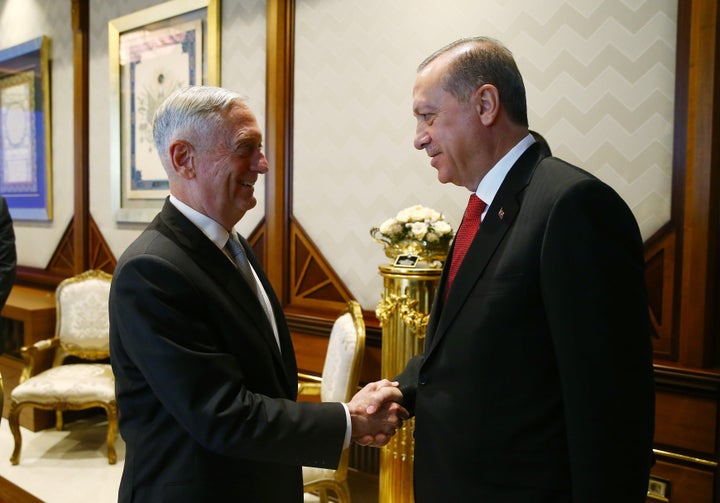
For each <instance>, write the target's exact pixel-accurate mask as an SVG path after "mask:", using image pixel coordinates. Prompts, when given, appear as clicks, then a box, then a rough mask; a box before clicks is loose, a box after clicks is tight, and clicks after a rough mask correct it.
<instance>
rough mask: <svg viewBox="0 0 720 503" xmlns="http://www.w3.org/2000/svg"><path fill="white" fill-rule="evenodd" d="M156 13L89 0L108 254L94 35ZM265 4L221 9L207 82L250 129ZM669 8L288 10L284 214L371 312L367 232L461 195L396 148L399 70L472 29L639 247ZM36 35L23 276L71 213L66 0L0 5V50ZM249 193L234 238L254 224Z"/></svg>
mask: <svg viewBox="0 0 720 503" xmlns="http://www.w3.org/2000/svg"><path fill="white" fill-rule="evenodd" d="M158 3H161V2H158V1H151V0H126V1H124V2H115V1H103V0H90V13H91V19H90V25H91V33H92V34H93V35H92V38H91V40H90V54H91V56H90V88H91V95H90V110H91V116H90V163H91V166H90V177H91V179H90V184H91V185H90V186H91V191H90V192H91V200H90V211H91V214H92V216H93V218H94V219H95V221H96V222H97V223H98V225H99V226H100V229H101V231H102V233H103V235H104V236H105V239H106V240H107V242H108V243H109V245H110V247H111V248H112V251H113V253H114V254H115V255H116V256H119V255H120V254H121V253H122V251H123V250H124V248H125V247H126V246H127V245H128V244H129V243H130V242H131V241H132V240H133V239H134V238H135V237H136V236H137V235H138V233H139V232H140V230H141V229H142V228H143V226H144V224H130V223H121V222H117V220H116V209H117V208H115V207H114V204H113V200H114V199H115V197H114V193H113V191H115V190H117V189H116V186H117V184H116V183H115V182H114V180H115V177H116V173H115V172H114V169H113V168H112V167H111V165H110V148H111V145H112V139H111V138H110V134H109V121H110V115H109V100H108V96H109V93H110V89H109V81H108V73H109V71H108V68H109V65H108V57H107V43H108V41H107V39H108V35H107V24H108V21H110V20H111V19H113V18H116V17H119V16H123V15H125V14H128V13H131V12H135V11H137V10H140V9H142V8H145V7H148V6H151V5H156V4H158ZM265 9H266V5H265V1H263V0H243V1H235V0H224V1H223V2H222V9H221V11H222V30H221V31H222V35H221V54H222V56H221V75H222V85H224V86H226V87H230V88H233V89H235V90H238V91H240V92H242V93H243V94H246V95H247V96H248V97H249V98H250V100H251V104H252V106H253V107H254V109H255V111H256V113H257V114H258V118H259V120H260V121H261V123H263V122H264V106H265V105H264V103H265V82H264V80H265V40H266V36H265V29H266V28H265V23H266V21H265ZM676 11H677V0H633V1H630V0H613V1H605V2H585V1H581V0H543V1H542V2H527V1H525V0H508V1H504V2H497V1H495V0H482V1H480V0H453V1H452V2H444V3H442V7H440V6H439V4H438V2H436V1H433V0H393V1H392V2H388V1H385V0H363V1H352V0H296V62H295V71H296V75H295V103H294V109H295V133H294V134H295V137H294V147H295V152H294V170H295V176H294V180H293V183H294V193H293V197H294V208H293V213H294V214H295V216H296V217H297V218H298V220H299V221H300V223H301V225H302V226H303V227H304V228H305V229H306V230H307V232H308V233H309V234H310V237H311V238H312V239H313V241H314V242H315V243H316V244H317V245H318V247H319V248H320V250H321V251H322V252H323V254H324V255H325V256H326V257H327V258H328V260H330V262H331V265H332V266H333V268H334V269H335V270H336V271H337V272H338V274H339V275H340V276H341V278H342V279H343V281H344V282H345V283H346V284H347V286H348V287H349V289H350V290H351V292H352V293H353V295H354V296H355V297H357V299H358V300H359V301H360V302H361V304H362V305H363V307H364V308H366V309H373V308H374V307H375V305H376V304H377V302H378V300H379V296H380V291H381V280H380V277H379V275H378V273H377V266H378V265H379V264H380V263H382V262H384V261H385V260H386V259H385V257H384V255H383V253H382V250H381V248H380V246H379V245H378V244H377V243H375V242H373V241H372V239H371V238H370V236H369V229H370V227H372V226H374V225H377V224H379V223H380V222H382V221H383V220H384V219H385V218H387V217H389V216H391V215H394V214H395V213H396V212H397V211H398V210H399V209H401V208H404V207H406V206H409V205H411V204H416V203H420V204H424V205H428V206H432V207H434V208H435V209H437V210H440V211H443V212H444V213H446V215H447V216H448V218H449V219H450V221H451V222H452V223H454V224H457V223H458V222H459V219H460V214H461V212H462V206H463V205H464V201H465V199H466V191H465V189H459V188H457V187H448V186H441V185H440V184H439V183H438V182H437V180H436V178H435V173H434V170H433V169H432V168H431V167H430V166H429V164H428V161H427V159H426V158H425V156H424V154H422V153H420V152H417V151H415V150H414V149H413V148H412V137H413V132H414V127H415V124H414V119H413V117H412V114H411V105H410V103H411V96H410V92H411V87H412V81H413V78H414V73H415V67H416V66H417V64H418V63H419V62H420V60H421V59H423V57H425V56H426V55H427V54H429V53H430V52H432V51H433V50H434V49H436V48H438V47H440V46H441V45H444V44H445V43H447V42H450V41H451V40H454V39H456V38H459V37H462V36H470V35H476V34H485V35H490V36H494V37H497V38H499V39H501V40H502V41H504V42H505V43H506V44H507V45H508V46H509V48H510V49H511V50H512V51H513V52H514V53H515V56H516V58H517V60H518V64H519V66H520V70H521V71H522V72H523V74H524V76H525V80H526V87H527V91H528V101H529V112H530V124H531V127H532V128H533V129H536V130H538V131H540V132H541V133H542V134H543V135H544V136H545V137H546V138H547V139H548V141H549V143H550V145H551V147H552V149H553V151H554V153H555V154H556V155H558V156H560V157H563V158H565V159H567V160H568V161H570V162H573V163H576V164H578V165H580V166H581V167H584V168H585V169H587V170H589V171H591V172H593V173H595V174H596V175H597V176H599V177H600V178H602V179H604V180H605V181H607V182H608V183H610V184H611V185H612V186H613V187H615V188H616V190H617V191H618V192H619V193H620V194H621V195H622V196H623V197H624V198H625V200H626V201H627V202H628V204H629V205H630V206H631V207H632V209H633V211H634V213H635V215H636V217H637V218H638V221H639V223H640V226H641V230H642V233H643V237H644V238H648V237H649V236H650V235H652V234H653V233H654V232H655V231H656V230H657V229H658V228H659V227H660V226H661V225H662V224H663V223H665V222H666V221H667V220H668V218H669V214H670V183H671V160H672V128H673V116H672V113H673V93H674V79H675V77H674V61H675V28H676ZM18 20H21V22H20V21H18ZM43 34H45V35H48V36H50V37H51V38H52V50H51V58H52V63H51V67H52V70H51V71H52V91H51V92H52V134H53V141H52V145H53V172H54V175H53V179H54V186H53V190H54V214H55V218H54V220H53V221H52V222H49V223H30V222H16V226H15V227H16V233H17V241H18V252H19V256H20V263H21V264H22V265H25V266H32V267H40V268H44V267H45V266H46V265H47V261H48V260H49V258H50V255H51V253H52V251H53V250H54V248H55V246H56V245H57V242H58V240H59V238H60V236H61V235H62V233H63V232H64V230H65V229H66V228H67V225H68V224H69V222H70V219H71V218H72V205H73V200H72V197H73V196H72V188H73V186H72V173H73V151H72V113H73V110H72V32H71V25H70V2H69V0H67V1H66V2H59V1H57V0H0V48H4V47H8V46H11V45H14V44H17V43H20V42H23V41H25V40H29V39H31V38H34V37H38V36H40V35H43ZM271 169H272V167H271ZM258 189H259V192H260V193H261V194H262V191H263V190H264V186H261V187H259V188H258ZM259 199H260V204H259V206H258V208H256V209H255V210H254V211H253V212H251V213H249V214H248V215H247V216H246V218H245V219H244V220H243V222H241V224H240V225H239V229H240V230H241V231H242V232H244V233H248V232H250V231H251V230H252V229H253V228H254V227H255V225H256V224H257V223H258V222H259V221H260V219H261V218H262V216H263V210H262V205H263V204H264V198H262V197H260V198H259ZM38 243H43V244H47V246H38Z"/></svg>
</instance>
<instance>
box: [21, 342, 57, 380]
mask: <svg viewBox="0 0 720 503" xmlns="http://www.w3.org/2000/svg"><path fill="white" fill-rule="evenodd" d="M59 346H60V339H58V338H57V337H53V338H51V339H43V340H41V341H37V342H36V343H35V344H33V345H32V346H23V347H21V348H20V355H21V356H22V358H23V360H24V361H25V366H24V367H23V370H22V373H21V374H20V382H21V383H22V382H25V381H26V380H27V379H28V378H29V377H31V376H32V375H34V373H35V362H36V360H37V357H38V355H39V354H41V353H44V352H46V351H51V350H55V348H57V347H59Z"/></svg>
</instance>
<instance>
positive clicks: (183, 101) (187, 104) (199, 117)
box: [153, 86, 247, 164]
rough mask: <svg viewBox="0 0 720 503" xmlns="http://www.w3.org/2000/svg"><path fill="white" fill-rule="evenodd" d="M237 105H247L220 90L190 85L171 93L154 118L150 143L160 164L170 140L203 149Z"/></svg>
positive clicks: (237, 95) (228, 91)
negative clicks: (187, 142)
mask: <svg viewBox="0 0 720 503" xmlns="http://www.w3.org/2000/svg"><path fill="white" fill-rule="evenodd" d="M236 106H240V107H242V106H247V105H246V100H245V98H244V97H243V96H242V95H240V94H238V93H236V92H234V91H230V90H228V89H223V88H221V87H211V86H189V87H183V88H180V89H176V90H175V91H173V92H172V93H170V95H168V97H167V98H165V100H164V101H163V102H162V103H161V104H160V106H159V107H158V109H157V110H156V111H155V115H154V116H153V140H154V141H155V148H156V149H157V151H158V154H159V155H160V159H161V160H162V161H163V164H165V162H164V161H165V158H166V156H167V155H168V147H169V146H170V143H171V142H172V141H173V140H175V139H178V137H181V138H182V139H184V140H186V141H189V142H190V143H192V144H193V146H195V147H196V148H202V147H203V146H204V141H203V140H204V139H206V138H213V137H214V136H215V135H214V134H213V133H215V132H216V131H217V130H218V129H219V128H221V127H222V124H223V121H224V119H225V115H226V112H227V111H228V110H230V109H232V108H233V107H236Z"/></svg>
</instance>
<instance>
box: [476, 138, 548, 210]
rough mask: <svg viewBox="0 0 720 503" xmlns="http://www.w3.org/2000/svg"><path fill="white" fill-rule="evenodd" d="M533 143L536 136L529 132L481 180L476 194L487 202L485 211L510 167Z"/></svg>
mask: <svg viewBox="0 0 720 503" xmlns="http://www.w3.org/2000/svg"><path fill="white" fill-rule="evenodd" d="M533 143H535V138H533V135H532V134H528V135H527V136H526V137H525V138H523V139H522V140H520V141H519V142H518V143H517V145H515V146H514V147H513V148H511V149H510V151H509V152H508V153H507V154H505V155H504V156H503V158H502V159H500V160H499V161H498V162H497V164H495V166H493V167H492V168H491V169H490V171H488V172H487V174H486V175H485V176H484V177H483V179H482V180H480V184H479V185H478V188H477V190H476V191H475V194H477V196H478V197H479V198H480V199H482V200H483V201H485V203H486V204H487V206H486V207H485V211H487V209H488V208H489V207H490V205H491V204H492V202H493V199H495V195H496V194H497V191H498V190H499V189H500V185H502V183H503V180H505V177H506V176H507V174H508V172H509V171H510V168H512V167H513V165H514V164H515V162H516V161H517V160H518V159H519V158H520V156H521V155H522V154H523V152H525V151H526V150H527V149H528V147H530V145H532V144H533ZM484 216H485V213H483V217H484Z"/></svg>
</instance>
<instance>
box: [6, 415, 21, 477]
mask: <svg viewBox="0 0 720 503" xmlns="http://www.w3.org/2000/svg"><path fill="white" fill-rule="evenodd" d="M21 408H22V404H17V403H15V402H12V403H11V405H10V414H8V425H9V426H10V432H11V433H12V436H13V439H15V447H14V448H13V452H12V455H11V456H10V463H12V464H13V465H16V464H18V463H19V462H20V449H22V437H21V436H20V409H21Z"/></svg>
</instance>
